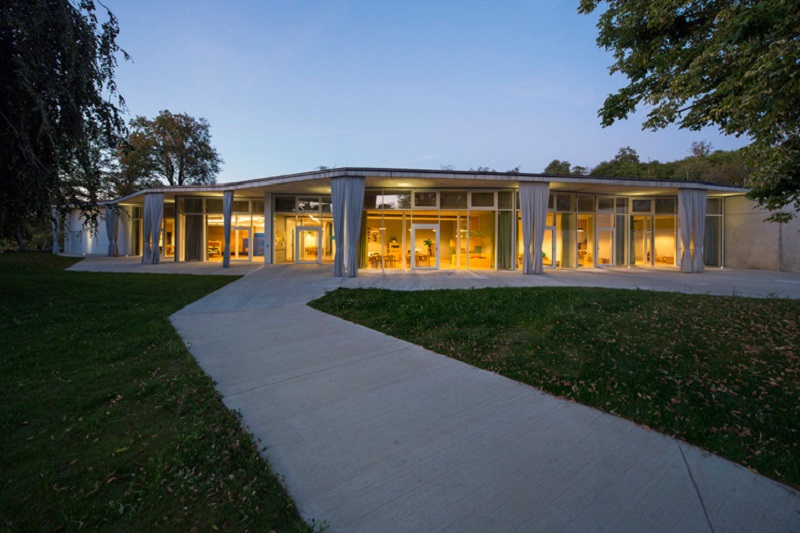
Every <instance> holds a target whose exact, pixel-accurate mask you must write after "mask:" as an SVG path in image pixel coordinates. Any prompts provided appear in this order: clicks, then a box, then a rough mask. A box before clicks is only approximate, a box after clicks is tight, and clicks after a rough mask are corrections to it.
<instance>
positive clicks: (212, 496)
mask: <svg viewBox="0 0 800 533" xmlns="http://www.w3.org/2000/svg"><path fill="white" fill-rule="evenodd" d="M74 262H75V260H73V259H67V258H62V257H55V256H52V255H49V254H4V255H2V256H0V288H1V289H2V298H1V299H0V341H2V343H1V344H0V346H2V354H1V355H0V387H1V388H2V391H3V401H2V404H0V432H2V436H0V461H1V464H2V478H0V479H2V482H1V483H0V517H2V518H1V520H2V525H3V526H4V528H5V529H7V530H13V531H33V530H78V529H91V530H106V531H142V530H148V531H149V530H151V529H162V530H169V531H173V530H180V531H190V530H195V529H197V530H204V531H207V530H215V529H220V530H236V531H244V530H251V531H269V530H271V529H275V530H280V531H306V530H308V527H307V525H306V524H305V523H304V522H302V521H301V519H300V518H299V516H298V513H297V511H296V509H295V507H294V504H293V502H292V501H291V499H290V498H289V497H288V496H287V494H286V493H285V491H284V489H283V488H282V487H281V485H280V483H279V481H278V480H277V479H276V477H275V476H274V475H273V474H272V473H271V471H270V469H269V466H268V464H267V462H266V461H264V460H263V459H262V458H261V456H260V455H259V453H258V452H259V450H258V446H259V444H258V443H256V442H254V441H253V439H252V437H251V436H250V435H249V433H247V432H245V431H244V430H243V429H242V427H241V425H240V421H239V419H238V418H237V416H236V415H235V414H233V413H231V412H230V411H228V410H227V409H226V408H225V406H224V405H223V404H222V402H221V399H220V397H219V395H218V393H217V392H216V391H215V390H214V387H213V383H212V381H211V380H210V379H209V378H208V377H207V376H206V375H205V374H203V372H202V371H201V370H200V368H199V367H198V366H197V364H196V363H195V361H194V359H193V358H192V357H191V355H190V354H189V353H188V352H187V350H186V348H185V347H184V345H183V343H182V341H181V339H180V337H179V336H178V335H177V334H176V333H175V331H174V329H173V328H172V326H171V324H170V322H169V320H168V318H167V317H168V316H169V315H170V314H172V313H174V312H175V311H177V310H178V309H180V308H182V307H183V306H185V305H187V304H188V303H190V302H192V301H194V300H197V299H199V298H201V297H202V296H204V295H206V294H208V293H210V292H212V291H214V290H216V289H218V288H220V287H222V286H224V285H226V284H227V283H230V282H231V281H233V280H234V279H236V278H234V277H216V276H177V275H169V276H167V275H141V274H100V273H82V272H66V271H64V268H66V267H67V266H69V265H70V264H72V263H74Z"/></svg>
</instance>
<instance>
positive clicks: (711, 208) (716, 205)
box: [706, 198, 722, 215]
mask: <svg viewBox="0 0 800 533" xmlns="http://www.w3.org/2000/svg"><path fill="white" fill-rule="evenodd" d="M706 214H707V215H721V214H722V198H707V199H706Z"/></svg>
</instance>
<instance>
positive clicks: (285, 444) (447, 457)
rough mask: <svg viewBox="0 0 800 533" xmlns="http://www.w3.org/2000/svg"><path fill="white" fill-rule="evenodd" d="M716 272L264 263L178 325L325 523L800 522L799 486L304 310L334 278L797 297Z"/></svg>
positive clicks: (422, 526) (395, 527) (655, 525)
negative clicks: (398, 270)
mask: <svg viewBox="0 0 800 533" xmlns="http://www.w3.org/2000/svg"><path fill="white" fill-rule="evenodd" d="M716 273H717V274H720V275H719V276H717V277H716V278H715V277H714V275H713V274H712V275H708V274H706V275H703V276H699V275H686V274H680V273H668V272H658V273H656V274H657V275H658V277H656V276H654V275H652V274H650V275H641V274H639V273H638V271H636V270H632V271H631V272H630V273H629V272H620V271H613V272H608V271H599V272H597V273H584V272H579V273H566V274H564V273H563V272H559V273H556V274H548V275H547V276H524V277H523V276H521V275H520V274H518V273H517V274H507V273H489V274H486V275H484V274H478V273H469V272H467V273H451V274H446V273H437V274H433V275H429V274H416V273H414V274H399V275H393V274H386V275H383V274H378V273H369V272H363V273H362V275H361V276H360V277H359V278H354V279H345V280H338V279H335V278H332V277H330V268H328V267H325V268H321V267H314V266H265V267H263V268H261V269H259V270H256V271H254V272H252V273H250V274H248V275H247V276H246V277H244V278H242V279H241V280H238V281H236V282H235V283H232V284H230V285H228V286H226V287H224V288H223V289H221V290H219V291H217V292H215V293H213V294H211V295H209V296H207V297H206V298H203V299H202V300H199V301H197V302H195V303H193V304H191V305H189V306H187V307H186V308H184V309H182V310H181V311H179V312H178V313H176V314H175V315H173V317H172V321H173V324H174V325H175V327H176V329H177V330H178V332H179V333H180V334H181V335H182V337H183V338H184V339H185V341H186V343H187V345H188V346H189V349H190V350H191V352H192V354H193V355H194V356H195V357H196V358H197V360H198V362H199V363H200V365H201V366H202V367H203V369H204V370H205V371H206V372H207V373H208V374H209V375H211V376H212V377H213V379H214V380H215V381H216V382H217V388H218V389H219V390H220V392H221V393H222V395H223V397H224V401H225V403H226V405H228V406H229V407H230V408H232V409H238V410H240V411H241V413H242V417H243V421H244V423H245V424H246V425H247V426H249V428H250V429H251V431H252V432H253V433H254V434H255V435H256V436H258V437H260V438H261V439H262V441H263V442H264V443H265V444H266V445H267V446H268V450H267V453H268V455H269V459H270V461H271V462H272V464H273V466H274V468H275V469H276V471H277V472H278V473H279V474H281V475H283V476H285V483H286V486H287V488H288V490H289V492H290V493H291V495H292V496H293V497H294V498H295V501H296V503H297V505H298V506H299V509H300V511H301V513H302V515H303V516H304V517H305V518H307V519H312V518H315V519H316V520H318V521H325V522H327V523H328V524H329V526H330V529H329V531H332V532H338V531H346V532H352V531H370V532H371V531H615V532H616V531H681V532H686V531H715V532H721V531H759V532H771V531H800V496H798V494H797V492H795V491H793V490H790V489H788V488H787V487H785V486H783V485H780V484H778V483H775V482H773V481H771V480H768V479H766V478H763V477H761V476H758V475H755V474H752V473H751V472H749V471H748V470H746V469H744V468H742V467H739V466H737V465H734V464H732V463H730V462H728V461H725V460H723V459H720V458H717V457H715V456H711V455H709V454H706V453H704V452H702V451H701V450H698V449H697V448H694V447H692V446H688V445H685V444H682V443H680V442H677V441H675V440H673V439H670V438H668V437H665V436H662V435H660V434H658V433H656V432H653V431H649V430H646V429H643V428H641V427H639V426H636V425H635V424H632V423H630V422H627V421H625V420H622V419H619V418H616V417H613V416H610V415H606V414H603V413H601V412H599V411H596V410H594V409H590V408H587V407H583V406H581V405H578V404H575V403H572V402H569V401H565V400H560V399H556V398H553V397H551V396H548V395H546V394H544V393H542V392H540V391H538V390H537V389H534V388H532V387H528V386H525V385H521V384H518V383H516V382H513V381H511V380H508V379H506V378H503V377H500V376H497V375H495V374H492V373H490V372H486V371H483V370H478V369H475V368H473V367H470V366H468V365H465V364H463V363H460V362H458V361H455V360H452V359H449V358H447V357H444V356H440V355H437V354H434V353H432V352H429V351H427V350H424V349H422V348H420V347H418V346H415V345H412V344H409V343H407V342H404V341H400V340H397V339H394V338H391V337H388V336H385V335H383V334H381V333H378V332H375V331H372V330H369V329H366V328H364V327H361V326H357V325H354V324H351V323H349V322H346V321H343V320H340V319H338V318H335V317H332V316H329V315H326V314H324V313H320V312H318V311H315V310H313V309H311V308H309V307H307V306H306V305H305V302H307V301H309V300H311V299H314V298H316V297H318V296H321V295H322V294H324V292H325V291H326V290H332V289H335V288H336V287H338V286H387V287H396V288H401V289H415V288H433V287H442V288H445V287H451V288H456V287H481V286H489V285H495V286H496V285H517V284H523V283H525V284H531V283H536V284H545V285H547V284H552V285H571V284H578V285H593V284H597V285H600V286H604V285H605V286H615V287H616V286H627V287H631V288H634V287H637V286H639V287H641V288H653V289H661V290H666V289H667V288H669V286H670V283H673V284H676V283H677V284H678V286H675V285H672V288H673V289H675V288H677V289H680V290H686V291H689V292H710V293H723V294H731V293H733V292H734V290H733V289H734V288H735V289H736V290H735V292H736V293H737V294H752V295H758V296H768V295H770V294H771V293H775V294H777V295H780V296H788V297H794V298H797V297H800V276H798V275H797V274H783V273H774V272H771V273H756V274H754V275H748V274H747V273H736V272H728V271H725V272H724V273H723V272H720V271H716ZM645 274H647V272H645ZM581 276H584V277H582V278H581ZM662 276H663V277H662ZM670 277H674V278H673V279H672V281H671V282H670V279H671V278H670ZM529 278H534V279H529ZM715 279H716V280H717V281H715ZM676 280H677V281H676ZM770 280H771V281H770ZM639 284H641V285H639ZM770 284H772V285H770ZM775 287H778V288H780V289H781V291H778V290H774V288H775Z"/></svg>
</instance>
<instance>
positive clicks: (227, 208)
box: [222, 191, 233, 268]
mask: <svg viewBox="0 0 800 533" xmlns="http://www.w3.org/2000/svg"><path fill="white" fill-rule="evenodd" d="M232 214H233V191H225V192H224V193H223V195H222V218H223V221H222V223H223V232H224V235H223V238H224V239H225V251H224V253H223V255H222V268H228V267H229V266H230V264H231V215H232Z"/></svg>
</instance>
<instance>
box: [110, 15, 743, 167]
mask: <svg viewBox="0 0 800 533" xmlns="http://www.w3.org/2000/svg"><path fill="white" fill-rule="evenodd" d="M105 3H106V5H108V7H109V8H110V9H111V10H112V11H113V12H114V13H115V14H116V15H117V17H118V18H119V23H120V28H121V32H120V36H119V38H118V42H119V44H120V45H121V46H122V47H123V48H124V49H125V50H126V51H127V52H128V53H129V54H131V56H132V57H133V61H132V62H127V63H126V62H120V65H119V67H118V70H117V82H118V85H119V90H120V92H121V93H122V95H123V97H124V98H125V99H126V101H127V105H128V111H129V113H130V116H131V117H133V116H135V115H144V116H147V117H153V116H155V115H156V114H158V112H159V111H160V110H161V109H169V110H170V111H172V112H185V113H188V114H190V115H192V116H195V117H205V118H206V119H207V120H208V121H209V122H210V123H211V134H212V140H213V144H214V145H215V146H216V147H217V149H218V151H219V152H220V154H221V155H222V157H223V159H224V160H225V164H224V165H223V169H222V172H221V173H220V175H219V181H220V182H225V181H237V180H245V179H254V178H259V177H264V176H272V175H277V174H286V173H293V172H303V171H308V170H314V169H315V168H317V167H319V166H320V165H325V166H329V167H333V166H378V167H402V168H432V169H438V168H441V167H442V166H444V165H453V166H454V167H455V168H456V169H464V170H466V169H469V168H476V167H478V166H486V167H491V168H494V169H496V170H500V171H502V170H508V169H511V168H514V167H516V166H520V167H521V170H522V171H523V172H541V171H542V170H544V167H545V166H546V165H547V163H549V162H550V161H551V160H553V159H561V160H568V161H570V162H571V163H572V164H574V165H576V164H577V165H583V166H588V167H591V166H594V165H596V164H598V163H599V162H600V161H602V160H608V159H611V158H612V157H613V156H614V155H615V154H616V152H617V150H618V149H619V148H620V147H622V146H631V147H633V148H634V149H636V151H637V152H638V153H639V156H640V157H641V159H642V160H644V161H647V160H648V159H652V160H660V161H668V160H672V159H678V158H681V157H685V156H686V155H687V154H688V151H689V147H690V145H691V143H692V142H693V141H700V140H708V141H710V142H711V144H712V145H713V147H714V148H715V149H725V150H729V149H735V148H739V147H741V146H744V145H745V144H747V142H746V140H745V139H742V138H740V139H736V138H733V137H725V136H722V135H721V134H719V133H718V132H717V130H716V129H707V130H703V131H701V132H690V131H684V130H679V129H678V128H670V129H667V130H661V131H659V132H650V131H642V129H641V122H642V116H643V115H638V116H634V117H631V118H629V119H628V120H627V121H623V122H619V123H617V124H615V125H613V126H611V127H609V128H605V129H604V128H601V127H600V124H599V123H600V121H599V119H598V117H597V110H598V109H599V108H600V107H601V106H602V103H603V100H604V99H605V97H606V95H607V94H608V93H611V92H613V91H614V90H615V89H617V88H618V87H621V86H623V85H624V82H625V79H624V78H623V77H621V76H618V75H615V76H609V74H608V66H609V65H610V64H611V54H610V53H609V52H606V51H604V50H601V49H599V48H598V47H597V45H596V43H595V39H596V36H597V29H596V27H595V24H596V21H597V17H596V15H591V16H586V15H579V14H578V13H577V0H572V1H552V0H551V1H547V2H544V1H532V0H531V1H507V2H489V1H469V0H465V1H461V2H445V1H438V2H437V1H435V0H428V1H416V0H407V1H402V2H385V1H379V0H375V1H366V0H327V1H324V0H309V1H299V0H298V1H294V0H262V1H256V0H228V1H215V0H191V1H189V0H178V1H165V0H160V1H155V0H135V1H133V0H108V1H107V2H105Z"/></svg>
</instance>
